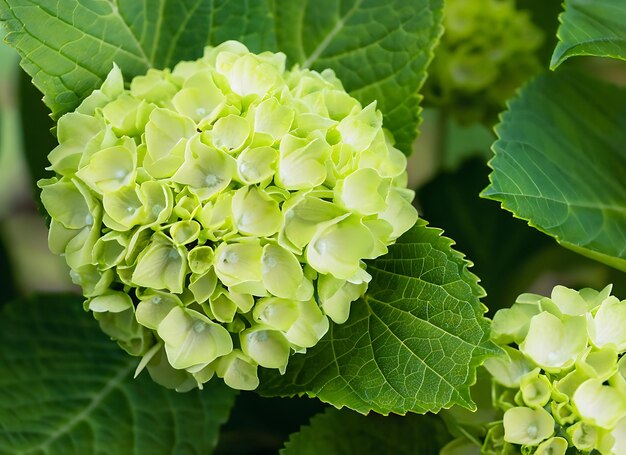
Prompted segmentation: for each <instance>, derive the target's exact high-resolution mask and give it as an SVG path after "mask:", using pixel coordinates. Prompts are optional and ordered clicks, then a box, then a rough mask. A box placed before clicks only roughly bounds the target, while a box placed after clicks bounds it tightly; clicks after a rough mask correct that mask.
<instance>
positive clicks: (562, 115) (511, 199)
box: [483, 72, 626, 270]
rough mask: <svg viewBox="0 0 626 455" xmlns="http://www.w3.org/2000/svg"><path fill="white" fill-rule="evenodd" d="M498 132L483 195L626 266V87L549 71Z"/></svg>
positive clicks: (564, 240) (589, 252)
mask: <svg viewBox="0 0 626 455" xmlns="http://www.w3.org/2000/svg"><path fill="white" fill-rule="evenodd" d="M497 133H498V136H499V138H500V139H499V140H498V141H497V142H496V143H495V144H494V151H495V157H494V158H493V159H492V160H491V162H490V166H491V167H492V169H493V172H492V174H491V176H490V180H491V184H490V185H489V186H488V187H487V189H485V191H484V192H483V196H485V197H487V198H490V199H495V200H497V201H500V202H501V203H502V206H503V207H504V208H505V209H507V210H510V211H511V212H513V214H514V215H515V216H516V217H519V218H522V219H524V220H527V221H528V223H529V224H530V225H531V226H534V227H536V228H537V229H539V230H540V231H543V232H545V233H546V234H549V235H551V236H553V237H554V238H556V239H557V241H558V242H559V243H561V244H562V245H563V246H565V247H567V248H570V249H572V250H574V251H576V252H578V253H581V254H584V255H586V256H588V257H591V258H593V259H596V260H599V261H602V262H604V263H606V264H608V265H611V266H613V267H616V268H618V269H620V270H626V249H625V248H624V245H625V244H626V186H625V185H624V179H625V178H626V90H623V89H618V88H617V87H614V86H611V85H608V84H605V83H601V82H599V81H597V80H594V79H591V78H588V77H586V76H583V75H582V74H578V73H571V72H559V73H556V74H549V75H545V76H543V77H540V78H538V79H537V80H535V81H534V82H533V83H531V84H529V85H528V86H527V87H526V88H525V89H524V90H522V93H521V95H520V96H519V98H517V99H515V100H514V101H513V102H512V103H511V104H510V107H509V110H508V111H507V112H506V113H505V114H504V116H503V118H502V124H501V125H499V127H498V128H497Z"/></svg>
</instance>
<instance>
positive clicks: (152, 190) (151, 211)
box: [139, 180, 174, 224]
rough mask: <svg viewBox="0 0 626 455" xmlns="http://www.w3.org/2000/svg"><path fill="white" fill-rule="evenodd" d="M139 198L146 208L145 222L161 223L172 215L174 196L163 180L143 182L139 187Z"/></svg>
mask: <svg viewBox="0 0 626 455" xmlns="http://www.w3.org/2000/svg"><path fill="white" fill-rule="evenodd" d="M139 200H140V201H141V203H142V205H143V206H144V207H146V209H147V210H146V212H147V213H146V223H147V224H163V223H165V222H166V221H167V220H168V219H169V217H170V216H171V215H172V210H173V208H174V207H173V206H174V196H173V194H172V190H171V189H170V187H168V186H167V185H166V184H165V182H163V181H156V180H148V181H146V182H143V183H142V184H141V185H140V187H139Z"/></svg>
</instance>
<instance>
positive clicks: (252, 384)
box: [215, 349, 259, 390]
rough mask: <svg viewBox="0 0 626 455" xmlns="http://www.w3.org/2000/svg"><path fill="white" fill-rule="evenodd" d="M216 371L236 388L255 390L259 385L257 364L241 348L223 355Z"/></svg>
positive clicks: (231, 386)
mask: <svg viewBox="0 0 626 455" xmlns="http://www.w3.org/2000/svg"><path fill="white" fill-rule="evenodd" d="M215 372H216V374H217V376H218V377H220V378H223V379H224V382H225V383H226V385H227V386H228V387H230V388H232V389H236V390H254V389H256V388H257V387H258V386H259V377H258V376H257V365H256V363H254V362H253V361H252V360H251V359H250V358H249V357H248V356H246V355H245V354H244V353H243V352H241V351H240V350H239V349H235V350H233V352H231V353H230V354H228V355H226V356H224V357H221V358H220V359H219V360H218V361H217V365H216V368H215Z"/></svg>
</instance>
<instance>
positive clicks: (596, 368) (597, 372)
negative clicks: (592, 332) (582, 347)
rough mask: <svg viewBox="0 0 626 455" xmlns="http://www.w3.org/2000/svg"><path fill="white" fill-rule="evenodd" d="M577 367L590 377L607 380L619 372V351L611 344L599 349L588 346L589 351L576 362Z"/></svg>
mask: <svg viewBox="0 0 626 455" xmlns="http://www.w3.org/2000/svg"><path fill="white" fill-rule="evenodd" d="M576 367H577V368H579V369H580V370H581V371H583V372H585V374H587V375H588V376H589V377H590V378H596V379H599V380H600V381H606V380H607V379H609V378H610V377H611V376H613V375H614V374H615V373H616V372H617V351H615V349H614V348H613V347H612V346H611V345H608V346H605V347H604V348H602V349H599V350H595V349H592V348H588V352H587V353H586V354H584V355H583V356H581V358H580V359H579V360H578V362H576Z"/></svg>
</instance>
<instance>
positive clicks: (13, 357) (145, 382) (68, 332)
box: [0, 296, 236, 455]
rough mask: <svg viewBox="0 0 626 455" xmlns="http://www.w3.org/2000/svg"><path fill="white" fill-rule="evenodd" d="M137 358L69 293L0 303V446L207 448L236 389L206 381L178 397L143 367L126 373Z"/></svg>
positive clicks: (37, 449)
mask: <svg viewBox="0 0 626 455" xmlns="http://www.w3.org/2000/svg"><path fill="white" fill-rule="evenodd" d="M59 353H62V355H59ZM25 359H28V361H25ZM137 363H138V361H137V359H135V358H131V357H129V356H128V355H126V354H125V353H124V352H122V351H120V350H119V348H118V347H117V345H116V344H115V343H113V342H111V341H109V340H108V339H107V337H106V336H105V335H102V334H101V333H100V331H99V330H98V328H97V323H96V321H94V320H93V319H92V317H91V316H90V315H88V314H87V313H84V312H83V311H82V308H81V300H80V299H79V298H76V297H64V296H40V297H35V298H32V299H30V300H24V301H17V302H14V303H11V304H8V305H6V306H5V307H3V309H2V315H1V317H0V428H2V431H1V432H0V453H11V454H23V453H49V454H64V455H74V454H75V455H79V454H85V453H129V451H132V452H133V453H151V454H170V453H173V452H175V453H179V452H180V453H182V452H185V453H187V452H189V453H209V452H211V451H212V449H213V447H214V446H215V444H216V443H217V436H218V431H219V427H220V425H221V424H222V423H224V422H225V421H226V419H227V417H228V414H229V411H230V408H231V407H232V406H233V404H234V398H235V395H236V392H235V391H233V390H231V389H229V388H228V387H226V386H224V385H223V384H221V383H220V382H211V383H210V384H207V385H206V386H205V388H204V390H202V391H197V390H196V391H193V392H189V393H187V394H178V393H176V392H174V391H170V390H167V389H165V388H163V387H161V386H159V385H157V384H155V383H153V382H152V380H151V379H150V378H149V377H148V375H147V373H145V372H144V373H143V374H142V375H140V376H139V377H138V378H137V379H132V376H133V371H134V370H135V367H136V366H137ZM112 416H114V418H112ZM146 428H150V431H149V432H146V431H145V429H146Z"/></svg>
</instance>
